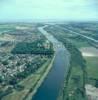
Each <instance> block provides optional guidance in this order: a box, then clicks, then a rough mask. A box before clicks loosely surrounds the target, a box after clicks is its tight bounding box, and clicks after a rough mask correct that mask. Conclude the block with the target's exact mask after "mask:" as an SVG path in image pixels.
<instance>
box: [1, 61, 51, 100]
mask: <svg viewBox="0 0 98 100" xmlns="http://www.w3.org/2000/svg"><path fill="white" fill-rule="evenodd" d="M50 62H51V59H49V60H48V61H47V62H46V63H45V64H44V65H43V66H42V67H41V68H40V69H39V70H38V71H37V72H36V73H34V74H32V75H30V76H28V77H27V78H26V79H24V80H23V81H21V82H20V83H19V85H21V86H24V89H23V90H21V91H17V90H13V93H11V94H9V95H7V96H5V97H4V98H3V99H2V100H23V99H24V98H25V97H26V96H27V95H28V93H30V91H31V90H32V91H36V90H37V88H36V84H39V82H40V81H41V80H40V78H41V79H42V77H45V76H43V74H44V73H46V72H45V70H46V69H47V70H48V72H49V67H48V66H49V64H50ZM42 81H43V80H42ZM41 83H42V82H40V85H41ZM40 85H39V86H40Z"/></svg>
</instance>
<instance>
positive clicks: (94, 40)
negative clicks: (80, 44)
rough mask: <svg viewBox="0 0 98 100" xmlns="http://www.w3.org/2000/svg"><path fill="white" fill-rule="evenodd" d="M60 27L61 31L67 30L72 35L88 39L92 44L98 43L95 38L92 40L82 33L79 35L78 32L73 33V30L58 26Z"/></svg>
mask: <svg viewBox="0 0 98 100" xmlns="http://www.w3.org/2000/svg"><path fill="white" fill-rule="evenodd" d="M58 27H60V28H61V29H63V30H67V31H69V32H71V33H74V34H76V35H80V36H82V37H84V38H86V39H88V40H91V41H92V42H95V43H98V40H96V39H94V38H91V37H89V36H86V35H83V34H81V33H78V32H76V31H73V30H72V29H68V28H66V27H64V28H63V27H61V26H58Z"/></svg>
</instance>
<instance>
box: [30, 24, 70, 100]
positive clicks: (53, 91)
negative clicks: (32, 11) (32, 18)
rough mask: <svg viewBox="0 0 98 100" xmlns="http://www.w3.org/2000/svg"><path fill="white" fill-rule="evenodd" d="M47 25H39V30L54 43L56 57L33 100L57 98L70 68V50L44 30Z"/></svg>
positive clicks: (53, 99)
mask: <svg viewBox="0 0 98 100" xmlns="http://www.w3.org/2000/svg"><path fill="white" fill-rule="evenodd" d="M45 27H46V26H44V27H39V28H38V30H39V31H40V32H41V33H43V35H45V36H46V38H47V39H48V40H49V41H50V42H52V43H53V46H54V49H55V59H54V63H53V65H52V69H51V71H50V72H49V73H48V75H47V77H46V79H45V80H44V82H43V83H42V85H41V86H40V87H39V89H38V91H37V93H36V94H35V95H34V97H33V98H32V100H57V97H58V95H59V92H60V90H61V87H62V86H63V84H64V79H65V76H66V75H67V72H68V70H69V59H70V55H69V52H68V51H67V50H66V48H65V47H64V46H63V45H62V43H61V42H59V41H58V40H57V39H56V38H54V37H53V36H52V35H51V34H49V33H48V32H46V31H45V30H44V28H45Z"/></svg>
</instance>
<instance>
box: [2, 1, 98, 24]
mask: <svg viewBox="0 0 98 100" xmlns="http://www.w3.org/2000/svg"><path fill="white" fill-rule="evenodd" d="M97 16H98V0H0V21H5V22H6V21H39V20H41V21H45V20H64V21H95V20H97V21H98V17H97Z"/></svg>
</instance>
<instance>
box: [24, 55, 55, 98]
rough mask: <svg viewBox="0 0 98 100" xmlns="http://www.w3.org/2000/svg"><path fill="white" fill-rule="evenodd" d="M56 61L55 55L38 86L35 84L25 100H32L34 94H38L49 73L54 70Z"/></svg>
mask: <svg viewBox="0 0 98 100" xmlns="http://www.w3.org/2000/svg"><path fill="white" fill-rule="evenodd" d="M54 59H55V54H54V56H53V58H52V60H51V62H50V64H49V66H48V68H46V69H45V70H44V73H42V76H41V77H40V78H39V80H38V82H37V84H35V88H34V90H33V91H31V92H30V93H29V94H28V95H27V97H25V98H24V100H32V97H33V96H34V94H35V93H36V92H37V90H38V88H39V87H40V86H41V84H42V83H43V81H44V80H45V78H46V76H47V75H48V73H49V71H50V70H51V68H52V65H53V62H54Z"/></svg>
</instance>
